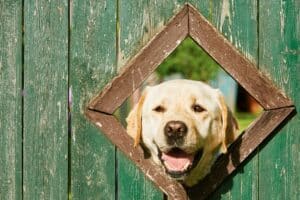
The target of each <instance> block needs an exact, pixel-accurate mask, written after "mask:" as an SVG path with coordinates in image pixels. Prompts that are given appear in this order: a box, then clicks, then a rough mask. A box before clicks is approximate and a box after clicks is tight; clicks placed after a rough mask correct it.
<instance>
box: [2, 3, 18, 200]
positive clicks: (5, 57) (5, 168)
mask: <svg viewBox="0 0 300 200" xmlns="http://www.w3.org/2000/svg"><path fill="white" fill-rule="evenodd" d="M0 19H1V23H0V199H7V200H14V199H21V198H22V106H21V105H22V103H21V101H22V100H21V85H22V81H21V74H22V1H6V0H1V1H0Z"/></svg>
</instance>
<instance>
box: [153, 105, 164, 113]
mask: <svg viewBox="0 0 300 200" xmlns="http://www.w3.org/2000/svg"><path fill="white" fill-rule="evenodd" d="M153 110H154V111H155V112H165V111H166V109H165V108H164V107H162V106H156V107H155V108H154V109H153Z"/></svg>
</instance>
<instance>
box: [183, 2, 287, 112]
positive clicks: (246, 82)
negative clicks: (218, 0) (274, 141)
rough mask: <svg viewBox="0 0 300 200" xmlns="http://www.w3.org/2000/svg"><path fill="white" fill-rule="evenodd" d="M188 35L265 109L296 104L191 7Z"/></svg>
mask: <svg viewBox="0 0 300 200" xmlns="http://www.w3.org/2000/svg"><path fill="white" fill-rule="evenodd" d="M189 35H190V36H191V37H192V38H193V39H194V40H195V42H196V43H198V45H200V46H201V47H202V48H203V49H204V50H205V51H206V52H207V53H208V54H209V55H210V56H211V57H212V58H213V59H215V60H216V61H217V62H218V63H219V64H220V65H221V66H222V67H223V68H224V70H225V71H227V72H228V73H229V74H230V75H231V76H232V77H233V78H234V79H235V80H236V81H237V82H238V83H239V84H240V85H241V86H242V87H243V88H245V89H246V90H247V92H248V93H249V94H250V95H251V96H253V97H254V98H255V99H256V100H257V101H258V102H259V103H260V104H261V106H262V107H263V108H264V109H265V110H269V109H274V108H282V107H288V106H292V105H293V103H292V102H291V100H290V99H288V98H287V97H286V96H285V95H284V94H283V93H282V91H281V90H279V89H278V88H276V87H275V86H274V84H273V83H272V81H271V80H270V79H269V78H268V77H267V76H265V75H264V74H262V73H261V72H260V71H259V70H258V69H257V68H256V67H255V65H254V64H252V63H251V62H250V61H249V60H248V59H247V58H246V57H244V56H243V55H242V54H241V53H240V52H239V51H238V50H237V49H236V48H235V47H234V46H233V45H232V44H231V43H230V42H229V41H228V40H227V39H226V38H225V37H224V36H223V35H222V34H220V33H219V32H218V30H217V29H216V28H215V27H213V26H212V25H211V24H210V23H209V22H208V21H207V20H206V19H205V18H204V17H203V16H202V15H201V14H200V13H199V12H198V11H197V10H196V9H195V8H193V7H192V6H191V5H189Z"/></svg>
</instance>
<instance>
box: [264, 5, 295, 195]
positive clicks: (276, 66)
mask: <svg viewBox="0 0 300 200" xmlns="http://www.w3.org/2000/svg"><path fill="white" fill-rule="evenodd" d="M259 13H260V15H259V30H260V31H259V38H260V43H259V44H260V46H259V50H260V52H259V58H260V59H259V63H260V66H259V67H260V69H261V70H263V71H265V72H267V73H268V74H270V76H271V77H272V78H273V80H274V81H275V82H276V84H277V85H279V86H280V87H281V88H284V91H285V92H286V94H288V95H289V96H290V97H291V99H292V100H293V101H294V103H295V106H296V108H297V110H298V114H297V115H296V116H295V117H294V118H293V119H292V120H291V121H290V122H289V123H288V124H287V126H286V127H284V128H283V129H282V130H281V131H280V133H278V134H277V135H276V136H275V137H274V138H272V140H270V141H269V142H268V143H266V145H265V146H264V148H262V149H261V151H260V153H259V175H260V178H259V198H260V199H293V200H294V199H295V200H296V199H300V190H299V188H300V181H299V179H300V173H299V171H300V153H299V152H300V151H299V149H300V135H299V130H300V116H299V107H300V93H299V91H300V85H299V83H300V56H299V52H300V24H299V17H300V15H299V13H300V3H299V1H297V0H287V1H276V2H272V3H271V2H269V1H262V2H261V3H260V6H259Z"/></svg>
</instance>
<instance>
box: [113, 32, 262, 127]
mask: <svg viewBox="0 0 300 200" xmlns="http://www.w3.org/2000/svg"><path fill="white" fill-rule="evenodd" d="M172 79H190V80H198V81H202V82H205V83H207V84H209V85H210V86H212V87H213V88H219V89H220V90H221V92H222V93H223V95H224V97H225V101H226V103H227V105H228V106H229V108H230V109H231V111H233V113H234V116H235V117H236V119H237V121H238V124H239V129H240V132H243V130H245V129H246V128H247V127H248V126H249V125H250V124H251V123H252V122H253V121H254V120H255V119H256V118H257V117H258V116H259V115H260V114H261V113H262V111H263V109H262V107H261V106H260V105H259V103H258V102H257V101H256V100H255V99H254V98H253V97H251V96H250V95H249V93H248V92H247V91H246V90H245V89H243V88H242V87H241V86H240V85H239V84H238V83H237V82H236V81H235V80H234V79H232V78H231V76H230V75H228V74H227V73H226V72H225V71H224V70H223V69H222V68H221V67H220V66H219V65H218V63H216V62H215V61H214V60H213V59H212V58H211V57H210V56H209V55H208V54H207V53H206V52H205V51H204V50H203V49H202V48H201V47H199V46H198V45H197V44H196V43H195V42H194V41H193V40H192V39H191V38H190V37H187V38H186V39H185V40H184V41H182V43H181V44H180V45H179V46H178V47H177V48H176V50H175V51H173V52H172V53H171V54H170V55H169V56H168V57H167V58H166V59H165V60H164V61H163V63H161V64H160V65H159V67H158V68H157V69H156V70H155V72H153V73H152V74H151V75H150V76H149V77H148V79H147V80H146V81H145V82H144V83H143V85H142V86H141V87H140V88H139V89H137V90H136V91H135V92H134V93H133V95H131V96H130V97H129V98H128V99H127V100H126V101H125V102H124V103H123V104H122V105H121V106H120V107H119V108H118V109H117V110H116V111H115V113H114V115H115V116H116V117H117V118H118V119H119V121H120V122H121V123H122V125H123V126H124V127H126V126H127V124H126V120H125V119H126V117H127V116H128V114H129V112H130V110H131V108H132V107H133V106H134V105H135V104H136V103H137V101H138V100H139V98H140V95H141V93H142V91H143V88H144V87H145V86H147V85H156V84H159V83H161V82H164V81H168V80H172Z"/></svg>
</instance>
